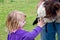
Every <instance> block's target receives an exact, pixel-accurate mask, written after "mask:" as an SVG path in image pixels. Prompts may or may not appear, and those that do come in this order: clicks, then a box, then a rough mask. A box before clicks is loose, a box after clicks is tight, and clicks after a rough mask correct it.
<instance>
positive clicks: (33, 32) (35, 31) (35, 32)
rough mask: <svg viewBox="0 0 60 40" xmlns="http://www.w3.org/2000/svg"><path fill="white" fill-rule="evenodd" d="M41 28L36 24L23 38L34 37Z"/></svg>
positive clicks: (26, 39) (25, 39)
mask: <svg viewBox="0 0 60 40" xmlns="http://www.w3.org/2000/svg"><path fill="white" fill-rule="evenodd" d="M41 30H42V28H41V27H39V26H37V27H36V28H35V29H33V31H31V32H29V33H27V34H26V35H25V38H24V40H31V39H34V38H35V37H36V36H37V35H38V34H39V33H40V32H41Z"/></svg>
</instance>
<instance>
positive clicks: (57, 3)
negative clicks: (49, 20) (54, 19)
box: [54, 2, 60, 10]
mask: <svg viewBox="0 0 60 40" xmlns="http://www.w3.org/2000/svg"><path fill="white" fill-rule="evenodd" d="M54 8H55V9H56V10H58V9H60V2H55V3H54Z"/></svg>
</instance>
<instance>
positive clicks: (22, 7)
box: [0, 0, 40, 40]
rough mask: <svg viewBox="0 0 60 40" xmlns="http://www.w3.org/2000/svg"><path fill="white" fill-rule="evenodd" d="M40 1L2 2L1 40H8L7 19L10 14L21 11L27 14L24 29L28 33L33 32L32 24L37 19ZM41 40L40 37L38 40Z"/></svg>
mask: <svg viewBox="0 0 60 40" xmlns="http://www.w3.org/2000/svg"><path fill="white" fill-rule="evenodd" d="M38 2H39V0H0V40H7V34H8V31H7V28H6V19H7V15H8V13H9V12H11V11H13V10H19V11H22V12H24V13H25V14H26V16H27V17H26V22H27V23H26V25H25V27H24V29H25V30H27V31H32V30H33V28H34V27H35V26H36V25H35V26H33V25H32V23H33V21H34V19H35V18H36V15H37V13H36V6H37V3H38ZM36 40H40V35H39V36H38V37H37V38H36Z"/></svg>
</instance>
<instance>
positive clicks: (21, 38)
mask: <svg viewBox="0 0 60 40" xmlns="http://www.w3.org/2000/svg"><path fill="white" fill-rule="evenodd" d="M41 30H42V28H41V27H39V26H37V27H36V28H35V29H33V31H31V32H27V31H25V30H22V29H19V30H17V31H16V32H15V33H14V32H13V33H9V34H8V37H7V40H34V39H35V37H36V36H37V35H38V34H39V33H40V32H41Z"/></svg>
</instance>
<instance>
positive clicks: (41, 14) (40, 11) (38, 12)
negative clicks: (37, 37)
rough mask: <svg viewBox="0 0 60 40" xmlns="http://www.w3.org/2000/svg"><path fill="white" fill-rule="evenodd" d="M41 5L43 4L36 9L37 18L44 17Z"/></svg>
mask: <svg viewBox="0 0 60 40" xmlns="http://www.w3.org/2000/svg"><path fill="white" fill-rule="evenodd" d="M43 4H44V2H42V3H41V5H40V6H39V7H38V10H37V14H38V17H44V16H46V10H45V7H44V5H43Z"/></svg>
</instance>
